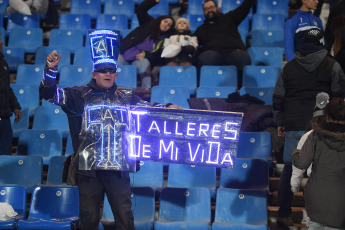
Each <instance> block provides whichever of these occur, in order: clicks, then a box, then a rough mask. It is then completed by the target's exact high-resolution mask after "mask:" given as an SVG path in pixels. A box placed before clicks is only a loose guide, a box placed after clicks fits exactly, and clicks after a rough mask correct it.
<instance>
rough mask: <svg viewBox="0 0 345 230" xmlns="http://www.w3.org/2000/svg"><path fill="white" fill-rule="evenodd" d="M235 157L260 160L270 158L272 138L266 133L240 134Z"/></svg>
mask: <svg viewBox="0 0 345 230" xmlns="http://www.w3.org/2000/svg"><path fill="white" fill-rule="evenodd" d="M237 157H240V158H261V159H267V160H269V159H270V158H271V157H272V136H271V134H270V133H268V132H240V137H239V142H238V149H237Z"/></svg>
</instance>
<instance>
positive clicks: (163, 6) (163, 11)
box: [148, 0, 169, 16]
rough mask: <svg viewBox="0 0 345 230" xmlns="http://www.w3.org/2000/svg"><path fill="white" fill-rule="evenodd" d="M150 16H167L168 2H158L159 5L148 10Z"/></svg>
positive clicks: (166, 0) (164, 0)
mask: <svg viewBox="0 0 345 230" xmlns="http://www.w3.org/2000/svg"><path fill="white" fill-rule="evenodd" d="M148 13H149V14H150V15H153V16H154V15H157V16H159V15H169V2H168V0H160V2H159V4H157V5H155V6H154V7H152V8H151V9H149V11H148Z"/></svg>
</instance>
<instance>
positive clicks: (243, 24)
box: [237, 17, 249, 35]
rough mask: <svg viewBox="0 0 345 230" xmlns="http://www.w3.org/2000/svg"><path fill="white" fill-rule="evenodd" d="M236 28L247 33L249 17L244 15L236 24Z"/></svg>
mask: <svg viewBox="0 0 345 230" xmlns="http://www.w3.org/2000/svg"><path fill="white" fill-rule="evenodd" d="M237 28H238V30H239V31H245V32H246V34H245V35H248V33H249V17H246V18H245V19H244V20H243V21H242V22H241V23H240V24H239V25H238V27H237Z"/></svg>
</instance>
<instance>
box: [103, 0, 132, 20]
mask: <svg viewBox="0 0 345 230" xmlns="http://www.w3.org/2000/svg"><path fill="white" fill-rule="evenodd" d="M103 13H104V14H125V15H127V17H128V18H131V17H132V16H133V15H134V14H135V13H134V2H133V1H132V0H126V1H123V0H105V3H104V12H103Z"/></svg>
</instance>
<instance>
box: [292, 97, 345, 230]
mask: <svg viewBox="0 0 345 230" xmlns="http://www.w3.org/2000/svg"><path fill="white" fill-rule="evenodd" d="M324 114H325V116H326V123H325V124H323V125H318V124H316V125H315V126H314V131H313V132H312V133H311V134H310V135H309V137H308V139H307V140H306V142H305V143H304V145H303V147H302V149H301V150H298V149H296V150H295V151H294V152H293V155H292V163H293V165H294V166H296V167H297V168H299V169H306V168H308V167H309V166H310V165H311V164H312V172H311V174H310V178H309V180H308V182H307V184H306V186H305V187H304V199H305V207H306V210H307V213H308V217H309V218H308V219H307V227H308V229H345V212H344V206H345V196H344V194H345V183H344V180H345V102H344V97H341V98H333V99H331V101H330V102H329V103H328V104H327V106H326V107H325V109H324Z"/></svg>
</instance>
